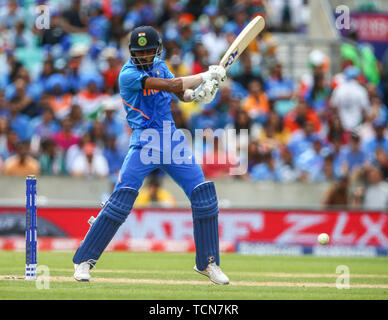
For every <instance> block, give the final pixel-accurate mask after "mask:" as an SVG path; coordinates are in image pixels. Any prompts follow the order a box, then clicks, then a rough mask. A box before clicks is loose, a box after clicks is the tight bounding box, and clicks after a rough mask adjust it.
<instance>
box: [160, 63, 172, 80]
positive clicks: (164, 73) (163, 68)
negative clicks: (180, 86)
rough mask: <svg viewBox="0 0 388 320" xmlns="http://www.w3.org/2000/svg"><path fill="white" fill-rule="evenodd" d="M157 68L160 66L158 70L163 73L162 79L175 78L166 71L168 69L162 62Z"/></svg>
mask: <svg viewBox="0 0 388 320" xmlns="http://www.w3.org/2000/svg"><path fill="white" fill-rule="evenodd" d="M159 66H160V70H162V71H163V78H164V79H173V78H175V75H174V74H173V73H172V72H171V71H170V70H169V69H168V67H167V65H166V63H165V62H164V61H161V62H160V65H159Z"/></svg>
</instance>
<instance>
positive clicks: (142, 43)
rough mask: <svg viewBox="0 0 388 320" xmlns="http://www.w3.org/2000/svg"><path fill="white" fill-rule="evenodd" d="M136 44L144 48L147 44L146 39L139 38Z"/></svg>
mask: <svg viewBox="0 0 388 320" xmlns="http://www.w3.org/2000/svg"><path fill="white" fill-rule="evenodd" d="M137 43H138V44H139V46H142V47H144V46H145V45H146V44H147V38H146V37H144V36H143V37H139V39H138V40H137Z"/></svg>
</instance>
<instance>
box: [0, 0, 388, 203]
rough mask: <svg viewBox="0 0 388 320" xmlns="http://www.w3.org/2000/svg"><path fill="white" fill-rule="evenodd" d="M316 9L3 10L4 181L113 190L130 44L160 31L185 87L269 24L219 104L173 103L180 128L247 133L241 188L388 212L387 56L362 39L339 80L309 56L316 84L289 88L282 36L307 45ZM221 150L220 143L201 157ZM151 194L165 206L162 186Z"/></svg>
mask: <svg viewBox="0 0 388 320" xmlns="http://www.w3.org/2000/svg"><path fill="white" fill-rule="evenodd" d="M43 6H45V7H43ZM37 8H38V9H39V8H40V9H39V10H38V9H37ZM45 8H49V10H46V11H45ZM308 8H309V7H308V1H306V0H292V1H287V0H244V1H232V0H220V1H200V0H196V1H192V0H153V1H151V0H149V1H146V0H144V1H124V0H108V1H96V0H72V1H66V2H65V1H62V2H61V1H59V0H50V1H48V0H36V1H34V0H24V1H23V0H9V1H4V0H0V17H1V18H0V29H1V33H0V174H3V175H26V174H36V175H71V176H75V177H96V176H99V177H110V179H111V181H112V184H113V183H114V182H115V180H116V178H117V174H118V171H119V170H120V167H121V164H122V161H123V159H124V157H125V155H126V153H127V151H128V145H129V138H130V134H131V132H130V129H129V127H128V125H127V124H126V121H125V114H124V108H123V107H122V102H121V98H120V96H119V93H118V82H117V80H118V74H119V72H120V70H121V67H122V65H123V64H124V63H125V62H126V61H127V60H128V59H129V52H128V40H129V38H128V35H129V33H130V31H131V30H132V29H133V28H134V27H136V26H139V25H153V26H155V27H156V28H157V29H158V30H159V32H160V33H161V35H162V37H163V46H164V50H163V59H164V60H165V61H166V63H167V65H168V67H169V68H170V70H171V72H172V73H174V74H175V76H177V77H179V76H185V75H189V74H195V73H199V72H204V71H206V70H207V68H208V66H209V65H211V64H217V63H218V61H219V59H220V56H222V55H223V53H224V52H225V51H226V49H227V48H228V47H229V45H230V44H231V43H232V42H233V40H234V39H235V37H236V36H237V35H238V34H239V32H240V31H241V30H242V29H243V28H244V26H245V25H246V24H247V23H248V22H249V20H250V19H252V17H254V16H256V15H262V16H264V17H265V18H266V21H267V29H266V31H265V32H263V33H262V34H261V35H260V36H259V37H258V38H257V40H256V41H254V42H252V43H251V44H250V45H249V47H248V49H247V50H246V51H245V52H244V54H242V56H241V57H240V58H239V59H238V61H236V62H235V63H234V64H233V65H232V67H231V68H230V69H229V71H228V80H227V82H226V83H225V84H224V85H223V86H222V87H221V88H220V90H219V91H218V93H217V96H216V98H215V100H214V101H213V102H212V103H210V104H207V105H201V104H199V103H196V102H192V103H182V102H180V101H178V99H175V100H174V101H173V102H172V104H171V110H172V113H173V116H174V119H175V121H176V124H177V127H179V128H183V129H188V130H190V131H191V132H192V133H193V134H194V131H195V129H204V130H206V129H213V130H215V129H220V128H225V129H236V131H237V133H239V132H241V130H242V129H246V130H248V136H249V141H248V145H246V146H240V147H241V148H242V147H246V148H247V150H248V153H247V156H246V159H240V161H246V163H247V164H248V170H247V172H246V173H245V174H244V175H237V176H232V177H231V178H234V179H245V180H250V181H277V182H283V183H288V182H293V181H301V182H312V183H314V182H330V183H332V184H333V185H332V187H331V188H330V190H329V191H328V193H327V195H325V198H324V204H325V205H327V206H330V205H344V206H347V205H351V204H354V205H355V206H357V205H358V206H360V205H365V206H368V203H370V206H371V207H373V205H374V204H376V201H380V202H382V201H385V204H387V203H388V187H387V185H388V184H387V182H386V181H387V178H388V136H387V120H388V109H387V104H388V101H387V100H388V84H387V78H388V57H387V58H386V59H385V60H384V61H377V60H376V59H375V57H374V55H373V51H372V50H370V48H369V46H366V45H363V44H360V43H358V44H357V43H356V42H357V37H356V34H355V33H351V34H349V37H350V38H351V39H352V40H353V41H355V42H354V43H355V44H344V45H343V47H342V48H341V52H340V54H341V57H342V59H341V64H342V70H341V72H339V73H338V74H336V75H333V76H331V75H330V63H331V61H330V59H329V57H328V56H326V55H325V54H324V53H323V52H321V51H319V50H312V51H311V53H310V55H309V58H308V61H306V63H307V64H308V67H309V72H308V73H307V74H305V75H300V79H298V80H295V79H291V78H287V77H286V76H285V75H284V72H283V67H284V66H283V65H282V64H281V62H280V61H279V60H278V56H277V43H276V42H275V41H274V36H273V34H274V32H297V33H304V32H305V31H306V25H307V23H308V20H309V9H308ZM45 14H48V16H49V25H50V27H49V28H48V29H45V28H42V26H44V22H45V21H44V19H45V17H46V16H45ZM37 21H39V22H40V24H39V23H36V22H37ZM200 143H202V141H201V142H200ZM223 151H224V152H227V151H228V150H227V146H226V145H225V143H223V141H222V139H216V141H215V144H214V147H212V148H211V149H206V148H205V154H204V158H205V159H206V157H208V156H212V157H214V155H217V154H220V152H223ZM230 166H231V164H228V163H226V164H219V163H218V162H217V161H215V164H206V161H204V164H203V169H204V173H205V175H206V176H207V177H208V178H209V179H217V178H220V177H225V176H228V175H229V169H230ZM149 185H150V188H151V187H152V188H153V189H152V188H151V189H152V192H151V193H152V194H157V191H155V190H156V189H157V188H160V181H159V180H158V179H155V178H152V181H151V182H150V183H149ZM372 187H373V188H374V189H373V188H372ZM155 188H156V189H155ZM372 189H373V191H374V192H372V194H371V190H372ZM344 194H345V195H346V196H343V195H344ZM376 194H377V196H376ZM384 197H385V198H384ZM150 198H152V197H151V196H149V195H148V196H146V197H143V198H142V199H150ZM166 198H168V199H169V200H168V201H169V203H171V199H170V197H168V196H166ZM149 201H150V200H149Z"/></svg>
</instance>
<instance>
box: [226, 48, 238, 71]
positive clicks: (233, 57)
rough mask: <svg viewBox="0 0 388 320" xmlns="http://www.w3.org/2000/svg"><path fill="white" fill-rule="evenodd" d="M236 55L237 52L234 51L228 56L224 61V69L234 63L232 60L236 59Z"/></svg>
mask: <svg viewBox="0 0 388 320" xmlns="http://www.w3.org/2000/svg"><path fill="white" fill-rule="evenodd" d="M237 54H238V50H236V51H235V52H232V53H231V54H230V55H229V57H228V60H227V61H226V63H225V65H224V68H226V67H227V66H230V65H231V64H232V63H233V62H234V59H235V58H236V56H237Z"/></svg>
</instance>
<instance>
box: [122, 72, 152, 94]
mask: <svg viewBox="0 0 388 320" xmlns="http://www.w3.org/2000/svg"><path fill="white" fill-rule="evenodd" d="M146 76H147V75H146V74H145V73H142V72H140V71H137V70H132V69H126V70H123V71H122V72H121V73H120V76H119V87H120V92H122V91H123V90H124V91H128V90H130V91H138V90H142V89H143V87H142V83H141V80H142V79H143V78H144V77H146Z"/></svg>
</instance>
